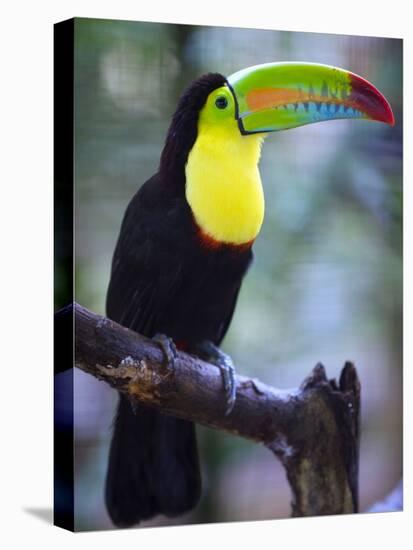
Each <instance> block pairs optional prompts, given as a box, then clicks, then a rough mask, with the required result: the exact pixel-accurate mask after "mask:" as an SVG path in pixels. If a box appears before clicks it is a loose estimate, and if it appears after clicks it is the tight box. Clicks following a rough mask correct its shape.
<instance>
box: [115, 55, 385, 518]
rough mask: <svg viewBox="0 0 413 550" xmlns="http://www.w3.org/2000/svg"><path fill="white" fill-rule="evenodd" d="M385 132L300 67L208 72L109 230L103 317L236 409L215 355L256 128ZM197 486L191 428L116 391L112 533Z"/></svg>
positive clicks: (240, 267)
mask: <svg viewBox="0 0 413 550" xmlns="http://www.w3.org/2000/svg"><path fill="white" fill-rule="evenodd" d="M340 118H342V119H343V118H359V119H369V120H377V121H381V122H386V123H388V124H391V125H393V124H394V118H393V114H392V110H391V108H390V106H389V104H388V102H387V101H386V99H385V98H384V97H383V95H382V94H381V93H380V92H379V91H378V90H377V89H376V88H375V87H374V86H373V85H371V84H370V83H369V82H367V81H366V80H364V79H363V78H361V77H359V76H356V75H355V74H352V73H350V72H348V71H344V70H342V69H338V68H335V67H330V66H326V65H319V64H311V63H270V64H265V65H258V66H255V67H250V68H247V69H245V70H242V71H239V72H237V73H235V74H233V75H231V76H230V77H229V78H225V77H224V76H222V75H220V74H207V75H204V76H202V77H201V78H199V79H198V80H196V81H195V82H193V83H192V84H191V85H190V86H189V87H188V89H187V90H186V91H185V92H184V94H183V95H182V97H181V99H180V100H179V103H178V107H177V109H176V111H175V114H174V115H173V118H172V122H171V125H170V127H169V130H168V134H167V137H166V142H165V146H164V149H163V151H162V154H161V158H160V164H159V169H158V171H157V173H156V174H155V175H154V176H153V177H151V178H150V179H149V180H148V181H147V182H146V183H145V184H144V185H142V186H141V187H140V189H139V191H138V192H137V193H136V194H135V196H134V197H133V198H132V200H131V202H130V204H129V206H128V208H127V210H126V213H125V216H124V219H123V223H122V226H121V230H120V235H119V239H118V242H117V246H116V250H115V253H114V257H113V263H112V272H111V279H110V284H109V289H108V294H107V314H108V316H109V317H110V318H111V319H113V320H115V321H117V322H119V323H121V324H122V325H124V326H126V327H129V328H131V329H133V330H135V331H137V332H139V333H141V334H144V335H146V336H149V337H155V336H157V337H158V339H159V341H160V343H161V345H162V347H163V349H164V351H165V354H166V357H167V358H168V361H169V364H170V368H173V361H172V359H171V357H172V356H173V345H172V342H174V343H175V345H176V346H177V347H178V348H181V349H184V350H186V351H187V352H189V353H193V354H196V355H200V356H202V357H204V358H207V359H208V360H209V361H211V362H213V363H215V364H216V365H217V366H219V367H220V369H221V372H222V374H223V381H224V383H223V393H222V414H230V413H231V410H232V407H233V405H234V402H235V395H236V388H235V384H234V371H233V365H232V362H231V360H230V358H229V357H228V356H226V355H225V354H224V353H222V352H221V351H220V349H219V348H218V346H219V345H220V344H221V341H222V339H223V338H224V336H225V333H226V332H227V329H228V326H229V324H230V322H231V318H232V315H233V313H234V308H235V304H236V301H237V296H238V293H239V290H240V286H241V282H242V279H243V277H244V275H245V273H246V271H247V269H248V267H249V265H250V264H251V260H252V250H251V248H252V244H253V243H254V239H255V238H256V237H257V235H258V233H259V231H260V228H261V224H262V222H263V218H264V195H263V190H262V186H261V179H260V173H259V170H258V162H259V158H260V151H261V145H262V142H263V139H264V137H265V135H266V134H267V133H268V132H273V131H278V130H284V129H287V128H294V127H296V126H301V125H303V124H310V123H313V122H319V121H324V120H332V119H340ZM200 491H201V479H200V471H199V463H198V454H197V447H196V440H195V430H194V425H193V424H192V423H190V422H188V421H185V420H181V419H177V418H173V417H170V416H165V415H162V414H160V413H159V412H156V411H155V410H153V409H150V408H148V407H147V406H145V405H143V404H138V405H136V404H135V405H134V406H132V405H131V403H130V402H129V401H128V399H127V398H126V397H125V396H123V395H121V396H120V401H119V406H118V411H117V415H116V419H115V424H114V433H113V438H112V443H111V447H110V455H109V466H108V472H107V478H106V491H105V493H106V494H105V496H106V504H107V509H108V512H109V514H110V517H111V519H112V520H113V522H114V523H115V524H116V525H119V526H130V525H133V524H136V523H138V522H139V521H140V520H145V519H149V518H151V517H153V516H154V515H156V514H164V515H166V516H175V515H179V514H182V513H184V512H186V511H188V510H190V509H191V508H193V507H194V506H195V505H196V503H197V502H198V499H199V497H200Z"/></svg>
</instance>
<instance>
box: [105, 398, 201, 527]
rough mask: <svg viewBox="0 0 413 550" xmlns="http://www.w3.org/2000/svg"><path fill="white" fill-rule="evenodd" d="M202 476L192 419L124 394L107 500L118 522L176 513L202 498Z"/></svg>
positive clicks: (125, 524)
mask: <svg viewBox="0 0 413 550" xmlns="http://www.w3.org/2000/svg"><path fill="white" fill-rule="evenodd" d="M200 493H201V477H200V471H199V461H198V452H197V446H196V437H195V426H194V425H193V423H192V422H188V421H186V420H181V419H178V418H173V417H168V416H165V415H162V414H160V413H158V412H156V411H154V410H153V409H150V408H148V407H146V406H144V405H141V404H139V405H138V409H137V412H136V413H134V411H133V410H132V407H131V405H130V403H129V401H128V400H127V398H126V397H124V396H121V398H120V401H119V406H118V411H117V415H116V419H115V426H114V433H113V437H112V443H111V447H110V453H109V466H108V472H107V476H106V490H105V499H106V506H107V509H108V512H109V515H110V517H111V519H112V521H113V523H114V524H115V525H117V526H119V527H129V526H131V525H134V524H136V523H139V521H141V520H146V519H150V518H152V517H153V516H155V515H157V514H164V515H166V516H176V515H180V514H183V513H185V512H187V511H188V510H191V509H192V508H193V507H194V506H195V505H196V503H197V502H198V500H199V497H200Z"/></svg>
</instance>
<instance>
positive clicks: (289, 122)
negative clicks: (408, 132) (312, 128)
mask: <svg viewBox="0 0 413 550" xmlns="http://www.w3.org/2000/svg"><path fill="white" fill-rule="evenodd" d="M227 82H228V86H229V88H230V89H231V91H232V93H233V95H234V98H235V103H236V113H235V116H236V118H237V120H238V125H239V128H240V131H241V133H242V134H253V133H258V132H275V131H278V130H286V129H287V128H295V127H297V126H302V125H303V124H311V123H313V122H321V121H323V120H333V119H339V118H360V119H368V120H377V121H380V122H385V123H387V124H390V125H392V126H393V125H394V116H393V112H392V110H391V107H390V105H389V103H388V101H387V100H386V98H385V97H384V96H383V95H382V94H381V93H380V92H379V91H378V90H377V89H376V88H375V87H374V86H373V85H372V84H370V82H368V81H367V80H365V79H364V78H361V77H360V76H357V75H356V74H354V73H351V72H349V71H345V70H343V69H339V68H337V67H331V66H329V65H321V64H316V63H267V64H265V65H256V66H254V67H248V68H247V69H244V70H242V71H238V72H237V73H234V74H232V75H231V76H230V77H229V78H228V79H227Z"/></svg>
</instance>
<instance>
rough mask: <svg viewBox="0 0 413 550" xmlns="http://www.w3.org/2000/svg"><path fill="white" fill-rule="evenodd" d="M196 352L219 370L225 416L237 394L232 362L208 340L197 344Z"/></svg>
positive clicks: (228, 412)
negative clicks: (224, 398) (222, 384)
mask: <svg viewBox="0 0 413 550" xmlns="http://www.w3.org/2000/svg"><path fill="white" fill-rule="evenodd" d="M197 352H199V354H200V356H201V357H202V358H204V359H205V360H207V361H209V362H210V363H212V364H213V365H216V366H217V367H218V368H219V369H220V370H221V374H222V378H223V380H224V390H225V397H226V408H225V416H227V415H229V414H230V412H231V411H232V409H233V408H234V405H235V398H236V394H237V388H236V385H235V367H234V363H233V361H232V359H231V357H230V356H229V355H227V354H226V353H224V352H223V351H221V350H220V349H219V348H218V347H217V346H216V345H215V344H213V343H212V342H211V341H209V340H205V341H204V342H202V343H201V344H199V346H197Z"/></svg>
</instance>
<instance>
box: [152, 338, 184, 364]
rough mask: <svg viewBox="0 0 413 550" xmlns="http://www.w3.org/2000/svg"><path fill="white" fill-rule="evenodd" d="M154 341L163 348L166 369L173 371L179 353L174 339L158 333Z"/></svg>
mask: <svg viewBox="0 0 413 550" xmlns="http://www.w3.org/2000/svg"><path fill="white" fill-rule="evenodd" d="M152 340H154V342H157V343H158V344H159V346H160V347H161V348H162V352H163V354H164V357H165V361H164V367H165V368H168V369H173V368H174V366H175V361H176V358H177V357H178V352H177V349H176V346H175V344H174V341H173V340H172V338H169V336H166V334H162V333H160V332H157V333H156V334H155V336H154V337H153V338H152Z"/></svg>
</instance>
